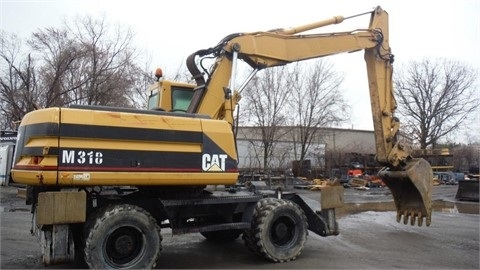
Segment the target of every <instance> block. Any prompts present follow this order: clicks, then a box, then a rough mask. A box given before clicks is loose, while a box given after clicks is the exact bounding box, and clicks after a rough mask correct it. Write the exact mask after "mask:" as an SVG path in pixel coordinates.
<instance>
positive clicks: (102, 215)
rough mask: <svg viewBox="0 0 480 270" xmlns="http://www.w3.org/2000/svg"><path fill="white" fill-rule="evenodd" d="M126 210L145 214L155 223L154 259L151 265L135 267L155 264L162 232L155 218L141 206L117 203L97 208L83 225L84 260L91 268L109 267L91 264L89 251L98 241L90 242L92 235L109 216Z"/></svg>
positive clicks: (160, 245) (150, 221)
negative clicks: (155, 246) (157, 239)
mask: <svg viewBox="0 0 480 270" xmlns="http://www.w3.org/2000/svg"><path fill="white" fill-rule="evenodd" d="M125 211H128V213H137V214H140V215H145V216H146V217H147V218H148V219H149V223H152V224H155V230H156V233H157V235H158V236H159V249H158V252H156V254H155V259H154V260H152V262H153V263H152V265H147V266H139V267H135V268H153V267H155V264H156V262H157V260H158V258H159V256H160V253H161V251H162V244H161V242H162V240H163V237H162V234H161V232H160V227H159V226H158V224H157V222H156V220H155V219H154V218H153V217H152V216H151V215H150V213H148V212H147V211H146V210H144V209H143V208H141V207H138V206H136V205H131V204H119V205H108V206H106V207H104V208H103V209H99V210H97V211H96V212H95V213H93V214H92V216H91V217H89V219H88V220H87V223H86V226H85V261H86V263H87V264H88V266H89V267H90V268H92V269H100V268H111V266H109V265H96V264H93V262H92V260H91V257H92V254H91V251H92V250H93V249H94V247H95V246H98V245H99V243H93V242H92V235H93V234H95V233H97V231H98V230H99V228H100V227H101V225H102V224H103V223H104V222H105V221H106V220H107V219H109V218H110V217H112V216H114V215H118V214H120V213H121V212H125Z"/></svg>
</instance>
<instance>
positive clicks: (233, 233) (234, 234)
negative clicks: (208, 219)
mask: <svg viewBox="0 0 480 270" xmlns="http://www.w3.org/2000/svg"><path fill="white" fill-rule="evenodd" d="M200 234H201V235H203V237H205V238H206V239H207V240H209V241H212V242H217V243H227V242H232V241H235V240H237V238H238V237H239V236H240V235H241V234H242V230H235V229H232V230H222V231H211V232H201V233H200Z"/></svg>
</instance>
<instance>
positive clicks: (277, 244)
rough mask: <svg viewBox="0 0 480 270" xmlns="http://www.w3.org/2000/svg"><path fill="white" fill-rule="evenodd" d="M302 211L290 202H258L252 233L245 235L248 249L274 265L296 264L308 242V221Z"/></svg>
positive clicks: (272, 199)
mask: <svg viewBox="0 0 480 270" xmlns="http://www.w3.org/2000/svg"><path fill="white" fill-rule="evenodd" d="M306 220H307V219H306V217H305V214H304V212H303V210H302V209H300V207H298V206H297V205H296V204H294V203H293V202H291V201H288V200H281V199H275V198H266V199H262V200H260V201H259V202H258V204H257V206H256V209H255V213H254V216H253V221H252V229H251V230H247V231H246V232H245V233H244V237H243V239H244V240H245V244H246V246H247V247H248V248H249V249H250V250H251V251H253V252H254V253H256V254H259V255H262V256H263V257H265V258H266V259H268V260H270V261H273V262H287V261H291V260H295V259H296V258H297V257H298V256H299V255H300V254H301V253H302V250H303V248H304V245H305V242H306V240H307V230H308V229H307V221H306Z"/></svg>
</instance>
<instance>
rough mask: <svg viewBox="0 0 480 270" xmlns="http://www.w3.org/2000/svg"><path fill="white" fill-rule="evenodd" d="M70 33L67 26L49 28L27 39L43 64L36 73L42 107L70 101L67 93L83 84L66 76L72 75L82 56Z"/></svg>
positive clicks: (59, 104)
mask: <svg viewBox="0 0 480 270" xmlns="http://www.w3.org/2000/svg"><path fill="white" fill-rule="evenodd" d="M69 33H70V32H69V31H67V30H66V29H57V28H53V27H49V28H46V29H44V30H39V31H38V32H36V33H33V34H32V38H31V39H30V40H29V41H28V43H29V45H30V47H31V48H32V50H33V51H34V52H35V54H36V56H37V59H38V61H39V62H40V63H41V64H42V66H41V67H40V68H39V72H38V73H39V74H38V76H39V84H41V85H40V87H41V88H42V90H43V98H44V100H43V102H42V105H43V107H54V106H63V105H65V104H68V103H70V102H71V100H69V99H68V96H67V95H66V94H68V93H69V92H70V91H72V90H74V89H77V88H78V87H80V86H81V85H82V84H84V83H85V81H78V80H73V81H72V80H70V79H69V78H68V76H69V75H70V76H71V78H75V75H74V74H72V72H71V71H72V69H73V68H74V67H75V66H74V65H75V63H74V62H75V61H76V60H77V61H78V59H79V58H80V57H81V55H82V52H81V49H80V48H79V46H78V44H76V42H75V40H73V38H72V37H71V36H70V34H69Z"/></svg>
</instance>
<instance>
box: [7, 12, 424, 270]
mask: <svg viewBox="0 0 480 270" xmlns="http://www.w3.org/2000/svg"><path fill="white" fill-rule="evenodd" d="M359 15H370V24H369V27H368V28H363V29H356V30H353V31H349V32H333V33H320V34H305V33H303V32H305V31H308V30H313V29H317V28H320V27H323V26H326V25H331V24H338V23H341V22H342V21H344V20H346V19H348V18H350V17H347V18H345V17H342V16H336V17H333V18H331V19H327V20H323V21H319V22H315V23H311V24H307V25H303V26H300V27H295V28H288V29H276V30H271V31H264V32H262V31H260V32H253V33H236V34H231V35H228V36H226V37H225V38H224V39H222V40H221V41H220V42H219V43H218V44H217V45H216V46H214V47H211V48H208V49H204V50H199V51H197V52H195V53H193V54H192V55H190V56H189V57H188V58H187V63H186V64H187V68H188V70H189V71H190V73H191V74H192V76H193V78H194V80H195V83H179V82H174V81H168V80H164V79H163V78H161V74H158V77H157V81H156V82H155V83H154V84H153V86H152V87H151V88H150V89H149V92H150V98H149V102H148V109H147V110H138V109H129V108H115V107H104V106H84V105H75V106H71V107H68V108H60V107H55V108H45V109H39V110H36V111H32V112H30V113H28V114H27V115H25V117H24V118H23V120H22V122H21V124H20V127H19V130H18V140H17V148H16V151H15V157H14V167H13V169H12V176H13V179H14V181H15V182H17V183H21V184H26V185H27V186H28V189H27V190H28V192H27V203H29V204H31V205H32V213H33V217H34V218H33V225H32V231H33V232H35V234H36V235H37V236H38V237H39V238H40V242H41V247H42V252H43V260H44V263H45V264H46V265H50V264H58V263H65V262H71V261H73V260H76V259H79V260H82V261H83V262H85V263H86V264H87V265H88V267H91V268H152V267H154V266H155V264H156V263H157V261H158V259H159V256H160V253H161V250H162V244H161V241H162V233H161V231H162V230H163V229H165V228H168V229H171V232H172V234H173V235H177V234H184V233H201V234H202V235H203V236H204V237H205V238H207V239H208V240H212V241H218V242H226V241H233V240H236V239H237V238H238V237H240V236H242V238H243V240H244V242H245V245H246V246H247V248H248V249H249V250H250V251H252V252H253V253H254V254H257V255H260V256H262V257H264V258H266V259H267V260H270V261H272V262H287V261H291V260H294V259H296V258H297V257H298V256H299V255H300V254H301V252H302V250H303V249H304V245H305V241H306V239H307V231H308V230H309V231H311V232H313V233H316V234H318V235H320V236H329V235H338V234H339V228H338V223H337V221H336V217H335V208H338V207H341V206H342V201H343V188H342V187H341V186H331V187H329V188H326V189H324V190H322V192H321V198H320V201H321V208H320V209H315V210H313V209H312V208H311V207H309V205H308V204H307V203H306V201H305V200H304V199H303V198H302V197H301V196H300V195H298V194H296V193H294V192H291V191H287V190H283V191H282V190H275V191H270V190H265V189H257V190H253V191H251V190H246V189H241V188H240V189H239V188H233V186H234V185H235V184H236V182H237V178H238V175H239V173H238V166H237V150H236V144H235V134H234V130H235V129H234V124H235V118H234V111H235V109H236V106H237V104H238V102H239V101H240V98H241V91H242V90H243V89H244V88H245V87H246V85H247V84H248V82H249V81H250V80H251V79H252V78H253V77H254V76H255V74H256V72H258V71H260V70H262V69H266V68H271V67H276V66H282V65H287V64H289V63H292V62H297V61H303V60H307V59H312V58H318V57H323V56H329V55H333V54H339V53H344V52H354V51H359V50H364V52H365V61H366V66H367V74H368V81H369V89H370V92H369V93H370V97H371V105H372V106H371V107H372V115H373V122H374V134H375V140H376V153H377V160H378V162H380V163H381V164H382V165H383V166H385V167H384V168H383V169H382V170H381V171H380V172H379V176H380V177H381V178H382V179H383V181H384V182H385V183H386V185H387V186H388V187H389V188H390V190H391V192H392V195H393V198H394V201H395V205H396V209H397V221H401V220H402V217H403V222H404V223H405V224H407V223H409V221H410V223H411V224H412V225H414V224H418V225H419V226H421V225H422V223H423V222H424V220H425V221H426V224H427V225H429V224H430V222H431V185H432V178H433V177H432V170H431V167H430V164H429V163H428V162H427V161H425V160H424V159H415V158H412V157H411V156H410V150H409V146H408V145H406V144H405V143H404V142H402V141H401V140H400V139H399V130H400V129H399V127H400V124H399V120H398V119H397V118H396V117H395V116H394V111H395V108H396V103H395V99H394V96H393V89H392V62H393V54H392V53H391V50H390V46H389V36H388V14H387V12H386V11H384V10H382V9H381V8H380V7H377V8H375V9H374V10H373V11H371V12H367V13H363V14H359ZM302 33H303V34H302ZM204 59H214V62H213V64H211V65H210V67H208V68H206V67H205V66H204V65H203V64H202V61H203V60H204ZM238 61H243V62H245V63H246V64H248V65H249V66H250V67H251V68H252V73H250V75H249V76H248V77H247V78H246V80H245V82H244V83H243V84H242V85H241V86H240V87H239V88H238V89H236V88H235V86H234V85H233V82H234V81H235V76H236V73H237V70H236V65H237V63H238ZM214 185H225V186H226V187H232V188H226V189H225V190H216V189H212V188H209V187H212V186H214Z"/></svg>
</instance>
